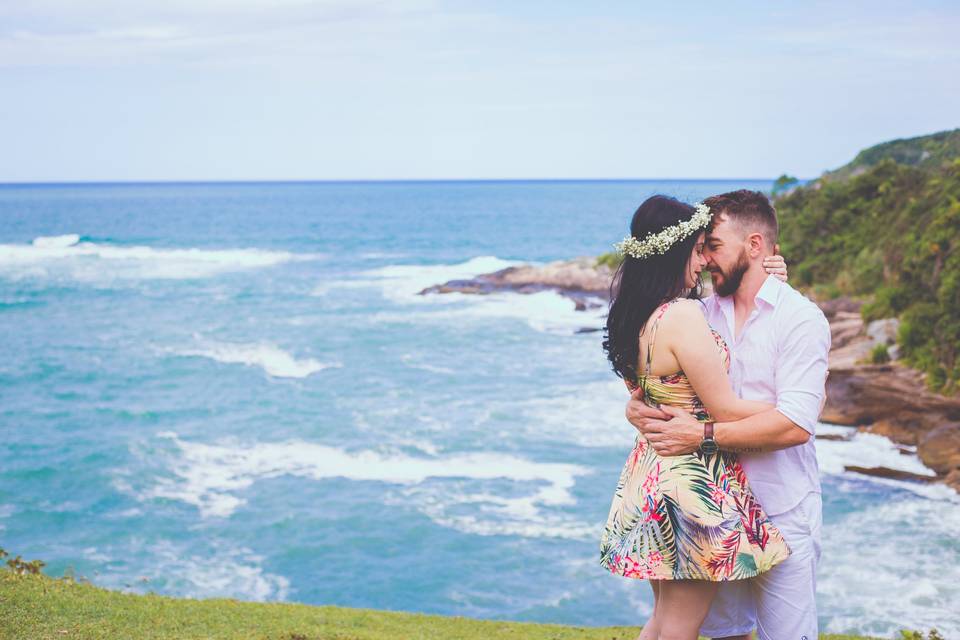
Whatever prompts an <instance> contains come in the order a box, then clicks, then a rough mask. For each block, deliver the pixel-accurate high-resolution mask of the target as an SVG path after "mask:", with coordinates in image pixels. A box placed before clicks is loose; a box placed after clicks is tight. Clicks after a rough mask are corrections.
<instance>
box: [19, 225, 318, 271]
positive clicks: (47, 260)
mask: <svg viewBox="0 0 960 640" xmlns="http://www.w3.org/2000/svg"><path fill="white" fill-rule="evenodd" d="M322 257H323V256H322V255H321V254H296V253H291V252H289V251H272V250H266V249H257V248H239V249H229V248H228V249H211V248H203V249H201V248H196V247H189V248H158V247H150V246H143V245H118V244H109V243H99V242H89V241H82V240H81V236H80V235H78V234H65V235H60V236H39V237H37V238H34V239H33V241H32V242H31V243H30V244H0V277H8V278H14V279H19V278H23V277H56V276H59V277H62V278H66V279H70V280H77V281H81V282H99V281H104V280H113V279H186V278H206V277H210V276H214V275H217V274H220V273H225V272H229V271H240V270H245V269H258V268H264V267H270V266H274V265H277V264H281V263H284V262H293V261H304V260H317V259H320V258H322Z"/></svg>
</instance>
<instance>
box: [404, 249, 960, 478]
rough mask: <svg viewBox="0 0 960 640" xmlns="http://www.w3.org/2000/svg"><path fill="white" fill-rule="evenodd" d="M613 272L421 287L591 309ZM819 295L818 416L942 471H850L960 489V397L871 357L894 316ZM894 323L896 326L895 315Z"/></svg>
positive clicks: (569, 266) (542, 268)
mask: <svg viewBox="0 0 960 640" xmlns="http://www.w3.org/2000/svg"><path fill="white" fill-rule="evenodd" d="M613 273H614V270H613V268H611V267H610V266H609V265H607V264H602V263H598V261H597V258H596V257H591V256H579V257H576V258H572V259H569V260H558V261H554V262H550V263H547V264H544V265H529V264H525V265H518V266H512V267H507V268H505V269H501V270H499V271H495V272H492V273H485V274H480V275H478V276H475V277H473V278H468V279H462V280H450V281H447V282H445V283H441V284H436V285H432V286H430V287H427V288H425V289H422V290H421V291H420V292H419V294H420V295H428V294H443V293H463V294H474V295H486V294H490V293H498V292H505V291H509V292H513V293H520V294H530V293H537V292H540V291H554V292H556V293H558V294H559V295H561V296H563V297H565V298H568V299H570V300H572V301H573V303H574V305H575V308H576V310H577V311H586V310H588V309H596V308H600V307H603V306H604V305H605V304H606V303H607V301H608V300H609V297H610V291H609V287H610V281H611V279H612V277H613ZM811 299H812V298H811ZM814 302H816V303H817V305H818V306H819V307H820V308H821V309H822V310H823V312H824V315H826V317H827V320H828V321H829V322H830V329H831V334H832V338H833V343H832V347H831V350H830V375H829V376H828V378H827V400H826V404H825V405H824V408H823V412H822V414H821V417H820V421H821V422H825V423H830V424H835V425H840V426H846V427H851V428H855V429H857V430H858V431H865V432H868V433H875V434H877V435H881V436H884V437H886V438H888V439H889V440H890V441H892V442H894V443H895V444H897V445H903V446H905V447H911V448H914V447H915V453H916V455H917V457H918V458H919V459H920V461H921V462H922V463H923V464H924V465H925V466H926V467H928V468H929V469H931V470H932V471H933V472H934V473H935V474H936V476H935V477H933V478H927V477H925V476H918V475H917V474H912V473H909V472H903V471H898V470H896V469H889V468H886V467H863V466H856V465H851V466H849V467H848V468H847V470H848V471H852V472H855V473H861V474H865V475H871V476H875V477H881V478H892V479H899V480H905V481H910V482H925V483H929V482H938V483H942V484H946V485H947V486H949V487H951V488H952V489H954V490H955V491H957V492H958V493H960V397H957V398H954V397H947V396H942V395H939V394H936V393H933V392H931V391H929V390H928V389H927V387H926V385H925V383H924V375H923V374H922V373H921V372H919V371H917V370H915V369H911V368H910V367H907V366H905V365H904V364H902V363H900V362H898V361H896V360H894V361H892V362H889V363H885V364H870V363H868V362H866V361H865V359H867V358H869V356H870V352H871V351H872V349H873V347H874V346H875V345H877V344H889V343H890V342H891V341H892V337H893V335H895V332H892V330H891V329H890V327H891V320H890V319H888V320H879V321H875V322H872V323H870V324H869V325H865V324H864V322H863V319H862V318H861V316H860V303H859V302H857V301H854V300H851V299H849V298H837V299H835V300H826V301H818V300H814ZM892 322H893V323H894V325H895V322H896V321H895V320H893V321H892ZM587 331H595V329H593V328H584V329H581V330H578V333H579V332H587ZM818 437H821V436H818ZM901 451H902V452H904V453H912V452H911V451H909V450H906V449H901Z"/></svg>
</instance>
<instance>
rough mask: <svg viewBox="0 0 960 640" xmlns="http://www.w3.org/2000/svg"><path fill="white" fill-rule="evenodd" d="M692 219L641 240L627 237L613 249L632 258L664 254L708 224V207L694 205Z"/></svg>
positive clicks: (709, 214) (698, 204)
mask: <svg viewBox="0 0 960 640" xmlns="http://www.w3.org/2000/svg"><path fill="white" fill-rule="evenodd" d="M693 208H694V213H693V217H692V218H690V219H689V220H684V221H683V222H678V223H677V224H675V225H673V226H670V227H667V228H666V229H664V230H663V231H659V232H657V233H648V234H647V237H646V238H644V239H643V240H637V239H636V238H634V237H633V236H627V237H626V238H624V239H623V240H622V241H620V242H617V243H616V244H614V245H613V246H614V248H615V249H616V250H617V251H618V252H619V253H620V254H626V255H629V256H633V257H634V258H646V257H648V256H652V255H653V254H661V255H662V254H664V253H666V252H667V249H669V248H670V247H671V246H672V245H673V244H674V243H676V242H679V241H680V240H683V239H684V238H686V237H687V236H689V235H690V234H691V233H693V232H694V231H697V230H698V229H702V228H703V227H705V226H707V225H708V224H710V218H711V216H712V214H711V213H710V207H708V206H707V205H705V204H703V203H702V202H698V203H697V204H695V205H694V207H693Z"/></svg>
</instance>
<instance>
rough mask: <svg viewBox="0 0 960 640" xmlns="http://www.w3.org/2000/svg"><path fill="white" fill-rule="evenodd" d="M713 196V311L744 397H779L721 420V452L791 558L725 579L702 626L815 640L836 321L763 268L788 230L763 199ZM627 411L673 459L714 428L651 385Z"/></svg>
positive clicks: (708, 250) (709, 304) (717, 631)
mask: <svg viewBox="0 0 960 640" xmlns="http://www.w3.org/2000/svg"><path fill="white" fill-rule="evenodd" d="M704 204H706V205H707V206H709V207H710V211H711V212H712V213H713V219H712V220H711V223H710V227H709V228H708V229H707V237H706V244H705V247H704V257H705V258H706V259H707V269H708V270H709V271H710V273H711V276H712V278H713V285H714V295H712V296H710V297H708V298H706V299H705V300H704V305H705V310H704V313H705V314H706V316H707V321H708V322H709V323H710V324H711V325H712V326H713V328H714V329H716V330H717V331H718V332H719V333H720V335H721V336H722V337H723V339H724V340H726V342H727V345H728V346H729V348H730V352H731V365H730V380H731V383H732V384H733V387H734V390H735V391H736V392H737V394H738V395H739V396H740V397H742V398H744V399H747V400H757V401H761V402H768V403H770V404H774V405H776V409H772V410H770V411H766V412H764V413H760V414H756V415H754V416H751V417H749V418H745V419H743V420H739V421H736V422H717V423H716V424H714V425H712V432H713V433H712V437H713V439H714V440H715V441H716V443H717V445H718V446H719V447H720V448H721V449H723V450H727V451H733V452H736V453H738V454H739V456H740V461H741V463H742V464H743V467H744V470H745V471H746V474H747V480H748V481H749V482H750V486H751V487H752V489H753V492H754V494H755V495H756V496H757V498H758V499H759V500H760V504H761V505H762V506H763V508H764V510H765V511H766V512H767V515H769V516H770V519H771V521H772V522H773V524H774V525H776V527H777V528H778V529H780V531H781V533H782V534H783V536H784V538H785V539H786V541H787V544H788V545H789V546H790V549H791V555H790V557H788V558H787V559H786V560H784V561H783V562H781V563H780V564H779V565H777V566H775V567H774V568H773V569H771V570H769V571H767V572H765V573H763V574H761V575H760V576H758V577H756V578H753V579H749V580H736V581H731V582H725V583H721V585H720V589H719V591H718V594H717V597H716V599H715V600H714V602H713V605H712V607H711V609H710V613H709V615H708V616H707V619H706V620H705V621H704V623H703V626H702V627H701V633H702V634H703V635H706V636H708V637H711V638H731V639H734V638H735V639H746V638H748V637H749V634H750V633H751V631H752V630H753V629H754V628H756V629H757V632H758V634H759V637H760V638H761V639H762V640H815V639H816V638H817V608H816V602H815V593H816V570H817V564H818V562H819V559H820V526H821V511H822V505H821V499H820V478H819V474H818V469H817V459H816V451H815V448H814V438H813V436H814V433H815V430H816V425H817V421H818V419H819V417H820V411H821V410H822V409H823V403H824V401H825V399H826V390H825V386H826V377H827V374H828V370H827V355H828V353H829V351H830V325H829V323H828V322H827V319H826V317H825V316H824V315H823V312H822V311H820V309H819V307H817V306H816V305H815V304H814V303H813V302H811V301H810V300H809V299H807V298H805V297H804V296H803V295H801V294H800V293H799V292H797V291H796V290H795V289H793V288H792V287H791V286H790V285H788V284H786V283H785V282H782V281H780V280H778V279H777V278H776V277H775V276H773V275H768V274H767V273H766V272H765V271H764V269H763V259H764V257H766V256H769V255H773V254H774V253H775V248H776V247H777V235H778V231H779V227H778V223H777V217H776V212H775V211H774V208H773V206H772V205H771V204H770V201H769V200H768V199H767V198H766V196H764V195H763V194H762V193H759V192H755V191H747V190H741V191H734V192H731V193H725V194H721V195H718V196H713V197H710V198H707V199H706V200H705V201H704ZM626 414H627V419H628V420H629V421H630V422H631V423H632V424H633V425H634V426H635V427H636V428H637V429H639V430H640V431H642V432H643V434H644V435H645V436H646V438H647V440H648V441H649V442H650V444H651V445H652V446H653V447H654V449H655V450H656V451H657V452H658V453H659V454H661V455H665V456H675V455H682V454H686V453H691V452H694V451H696V450H698V449H699V447H700V444H701V442H702V441H703V440H705V439H707V438H709V437H710V435H711V434H710V433H709V431H710V427H711V425H710V423H706V424H704V423H700V422H697V421H696V420H695V419H694V418H693V416H692V415H690V414H689V413H687V412H686V411H683V410H681V409H679V408H677V407H668V406H663V407H661V408H660V410H658V409H654V408H651V407H648V406H647V405H646V404H644V402H643V399H642V391H637V392H636V393H635V394H634V395H633V396H632V397H631V399H630V401H629V402H628V403H627V411H626Z"/></svg>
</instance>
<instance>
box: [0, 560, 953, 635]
mask: <svg viewBox="0 0 960 640" xmlns="http://www.w3.org/2000/svg"><path fill="white" fill-rule="evenodd" d="M36 562H38V561H34V563H36ZM8 564H9V561H8ZM27 564H31V563H27ZM32 566H36V565H32ZM0 613H2V616H0V639H2V640H13V639H16V640H40V639H44V640H46V639H49V638H66V639H70V638H78V639H96V640H105V639H108V638H109V639H114V638H115V639H118V640H120V639H122V640H143V639H150V640H159V639H164V640H168V639H174V638H176V639H181V638H182V639H186V638H197V639H199V638H204V639H210V638H217V639H220V640H234V639H236V640H348V639H349V640H374V639H376V640H411V639H415V640H433V639H436V640H446V639H450V640H453V639H457V640H498V639H503V638H511V639H514V640H567V639H569V640H574V639H576V640H632V639H633V638H636V636H637V634H638V633H639V632H640V629H639V627H572V626H565V625H559V624H535V623H527V622H499V621H493V620H475V619H472V618H464V617H460V616H456V617H454V616H439V615H426V614H418V613H403V612H397V611H378V610H375V609H352V608H347V607H333V606H324V607H316V606H309V605H303V604H290V603H259V602H242V601H239V600H234V599H227V598H212V599H207V600H196V599H192V598H171V597H167V596H159V595H155V594H148V595H135V594H131V593H121V592H118V591H109V590H107V589H101V588H99V587H95V586H93V585H91V584H89V583H88V582H86V581H85V580H83V579H80V580H75V579H73V578H72V577H69V576H68V577H64V578H58V579H55V578H50V577H48V576H45V575H43V574H42V573H40V572H39V571H38V572H36V573H34V572H32V571H30V570H26V571H24V572H23V573H20V572H17V571H14V570H11V569H7V568H0ZM820 637H821V639H828V640H868V639H865V638H863V637H861V636H848V635H824V636H820ZM904 638H908V639H909V640H922V639H923V636H922V635H904ZM931 640H934V637H933V636H931Z"/></svg>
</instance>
